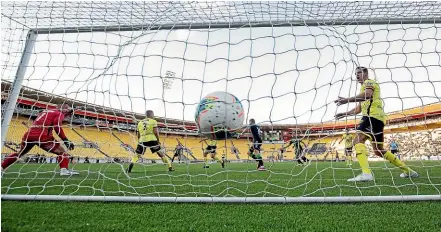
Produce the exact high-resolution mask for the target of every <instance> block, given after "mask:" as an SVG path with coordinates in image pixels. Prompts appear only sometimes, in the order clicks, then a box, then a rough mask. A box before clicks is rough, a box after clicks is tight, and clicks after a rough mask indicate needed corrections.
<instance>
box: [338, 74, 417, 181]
mask: <svg viewBox="0 0 441 232" xmlns="http://www.w3.org/2000/svg"><path fill="white" fill-rule="evenodd" d="M355 75H356V77H357V81H358V82H359V83H360V84H361V90H360V94H358V95H357V96H355V97H351V98H342V97H339V98H338V99H337V100H336V101H335V103H336V104H337V105H338V106H340V105H343V104H347V103H351V102H360V103H359V104H358V105H357V107H355V108H354V109H352V110H350V111H348V112H344V113H338V114H336V115H335V118H336V119H341V118H344V117H347V116H351V115H357V114H359V113H360V112H361V113H362V115H363V117H362V118H361V121H360V124H359V125H358V127H357V132H356V136H355V138H354V141H353V143H352V144H354V148H355V153H356V156H357V159H358V162H359V163H360V167H361V170H362V173H361V174H360V175H358V176H357V177H354V178H351V179H349V180H348V181H351V182H352V181H371V180H373V179H374V177H373V176H372V173H371V170H370V169H369V162H368V157H367V156H368V150H367V148H366V145H365V144H364V143H365V142H366V140H368V139H370V140H371V141H372V148H373V150H374V153H375V155H377V156H380V157H383V158H384V159H386V160H388V161H389V162H390V163H391V164H393V165H395V166H396V167H399V168H400V169H401V170H402V171H403V173H401V175H400V177H403V178H408V177H411V178H416V177H418V173H417V172H415V171H413V170H412V169H410V168H409V167H408V166H406V164H404V163H403V162H402V161H400V160H399V159H397V157H396V156H395V155H394V154H392V153H391V152H390V151H386V150H385V149H384V148H383V141H384V138H383V129H384V125H385V123H386V115H385V113H384V111H383V101H382V99H381V98H380V86H379V85H378V83H377V82H376V81H374V80H371V79H369V73H368V69H367V68H365V67H357V68H356V70H355Z"/></svg>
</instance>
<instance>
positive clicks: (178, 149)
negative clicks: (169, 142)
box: [171, 143, 184, 163]
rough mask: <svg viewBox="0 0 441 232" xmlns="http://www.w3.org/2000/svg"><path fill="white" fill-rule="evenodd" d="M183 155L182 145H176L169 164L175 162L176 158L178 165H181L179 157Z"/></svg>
mask: <svg viewBox="0 0 441 232" xmlns="http://www.w3.org/2000/svg"><path fill="white" fill-rule="evenodd" d="M182 155H184V146H182V144H180V143H179V144H178V145H176V148H175V150H174V152H173V158H172V160H171V162H172V163H173V161H174V160H175V158H176V157H178V161H179V163H181V156H182Z"/></svg>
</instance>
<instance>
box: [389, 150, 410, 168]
mask: <svg viewBox="0 0 441 232" xmlns="http://www.w3.org/2000/svg"><path fill="white" fill-rule="evenodd" d="M383 157H384V158H385V159H386V160H388V161H389V162H390V163H391V164H393V165H395V166H396V167H399V168H400V169H401V170H403V172H405V173H409V172H410V168H409V167H407V165H406V164H404V163H403V162H402V161H401V160H399V159H398V158H397V157H396V156H395V155H394V154H392V152H390V151H387V152H386V153H385V154H384V156H383Z"/></svg>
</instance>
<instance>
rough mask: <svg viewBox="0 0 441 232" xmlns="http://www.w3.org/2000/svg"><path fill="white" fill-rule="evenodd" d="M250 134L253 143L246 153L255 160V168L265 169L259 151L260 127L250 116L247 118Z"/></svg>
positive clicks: (260, 144)
mask: <svg viewBox="0 0 441 232" xmlns="http://www.w3.org/2000/svg"><path fill="white" fill-rule="evenodd" d="M249 123H250V130H251V134H252V135H253V144H252V145H251V147H250V150H249V152H248V155H249V156H250V157H251V158H253V159H254V160H256V161H257V170H259V171H265V170H266V169H265V166H264V164H263V159H262V155H261V154H260V153H261V150H260V148H261V146H262V138H260V133H259V132H260V128H259V126H258V125H256V121H255V120H254V119H253V118H252V119H250V120H249Z"/></svg>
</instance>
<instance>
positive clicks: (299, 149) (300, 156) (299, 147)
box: [283, 139, 309, 164]
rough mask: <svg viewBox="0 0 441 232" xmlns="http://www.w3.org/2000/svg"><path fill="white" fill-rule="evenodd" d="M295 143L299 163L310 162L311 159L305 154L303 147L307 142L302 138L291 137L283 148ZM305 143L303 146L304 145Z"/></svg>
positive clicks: (296, 157)
mask: <svg viewBox="0 0 441 232" xmlns="http://www.w3.org/2000/svg"><path fill="white" fill-rule="evenodd" d="M293 144H294V150H295V159H296V160H297V163H299V164H304V163H306V162H308V161H309V160H308V159H307V158H306V157H305V156H304V155H303V147H306V144H305V143H304V142H303V141H301V140H300V139H291V140H290V141H289V144H288V145H286V147H283V150H285V149H287V148H288V147H290V146H291V145H293ZM302 144H303V146H302Z"/></svg>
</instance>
